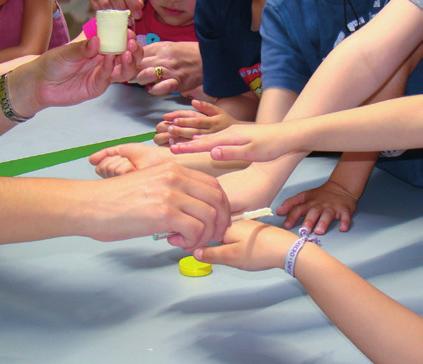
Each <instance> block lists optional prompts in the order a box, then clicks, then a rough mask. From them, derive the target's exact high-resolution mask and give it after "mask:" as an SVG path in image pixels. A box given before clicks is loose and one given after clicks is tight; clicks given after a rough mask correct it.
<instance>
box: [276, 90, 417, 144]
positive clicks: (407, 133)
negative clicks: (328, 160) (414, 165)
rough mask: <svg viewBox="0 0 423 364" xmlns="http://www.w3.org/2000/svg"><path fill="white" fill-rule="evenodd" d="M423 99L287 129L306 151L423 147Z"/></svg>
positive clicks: (306, 121)
mask: <svg viewBox="0 0 423 364" xmlns="http://www.w3.org/2000/svg"><path fill="white" fill-rule="evenodd" d="M422 103H423V96H422V95H419V96H411V97H403V98H399V99H395V100H389V101H384V102H381V103H377V104H372V105H368V106H363V107H360V108H356V109H351V110H346V111H341V112H337V113H333V114H327V115H322V116H317V117H313V118H309V119H304V120H300V121H296V122H295V124H294V123H293V124H291V125H284V126H283V127H285V128H287V129H286V130H287V132H288V133H292V135H293V138H294V139H295V140H296V142H295V143H296V145H297V146H298V148H300V149H302V150H306V151H347V152H358V151H382V150H386V149H413V148H421V147H422V146H423V142H422V140H423V127H422V120H423V107H422Z"/></svg>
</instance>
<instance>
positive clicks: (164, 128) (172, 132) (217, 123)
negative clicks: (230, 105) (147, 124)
mask: <svg viewBox="0 0 423 364" xmlns="http://www.w3.org/2000/svg"><path fill="white" fill-rule="evenodd" d="M192 106H193V107H194V109H195V110H196V111H193V110H178V111H174V112H171V113H168V114H165V115H163V119H164V121H163V122H161V123H159V124H158V125H157V126H156V130H157V133H158V134H156V137H155V139H154V141H155V142H156V144H159V145H161V144H167V143H169V144H170V145H172V144H174V143H178V142H185V141H188V140H189V139H192V138H193V137H194V136H195V135H204V134H212V133H216V132H218V131H220V130H223V129H226V128H227V127H229V126H230V125H232V124H234V123H236V122H237V120H235V119H234V118H233V117H231V116H230V115H228V114H227V113H226V112H225V111H224V110H223V109H221V108H219V107H218V106H215V105H213V104H210V103H208V102H204V101H198V100H193V101H192Z"/></svg>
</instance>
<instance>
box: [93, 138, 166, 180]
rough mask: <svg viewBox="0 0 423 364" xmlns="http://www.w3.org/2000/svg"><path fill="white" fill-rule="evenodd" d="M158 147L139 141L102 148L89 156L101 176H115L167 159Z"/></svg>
mask: <svg viewBox="0 0 423 364" xmlns="http://www.w3.org/2000/svg"><path fill="white" fill-rule="evenodd" d="M169 159H170V158H169V157H168V156H165V155H164V153H162V151H161V150H160V149H159V148H151V147H148V146H146V145H143V144H141V143H133V144H124V145H119V146H117V147H111V148H107V149H103V150H101V151H99V152H97V153H95V154H93V155H92V156H91V157H90V163H91V164H92V165H94V166H95V167H96V173H97V174H98V175H99V176H101V177H103V178H109V177H115V176H120V175H123V174H126V173H130V172H133V171H136V170H140V169H143V168H147V167H150V166H153V165H156V164H159V163H163V162H165V161H168V160H169Z"/></svg>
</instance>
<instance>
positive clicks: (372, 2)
mask: <svg viewBox="0 0 423 364" xmlns="http://www.w3.org/2000/svg"><path fill="white" fill-rule="evenodd" d="M351 3H352V5H353V7H354V8H351V7H350V6H349V5H348V2H345V4H347V6H346V7H344V1H343V0H268V1H267V4H266V7H265V9H264V13H263V20H262V28H261V35H262V71H263V76H262V79H263V88H264V89H268V88H285V89H289V90H292V91H294V92H296V93H298V94H299V93H300V92H301V90H302V89H303V88H304V86H305V85H306V83H307V82H308V80H309V79H310V77H311V76H312V74H313V73H314V72H315V71H316V69H317V67H318V66H319V65H320V63H321V62H322V61H323V59H324V58H325V57H326V56H327V55H328V54H329V53H330V52H331V51H332V49H333V48H334V47H335V46H336V45H338V44H339V43H340V42H342V41H343V40H344V39H345V38H346V37H347V36H348V35H350V31H349V30H353V29H354V28H356V27H357V24H358V23H360V24H364V23H367V22H368V21H369V20H371V19H372V18H373V17H374V16H375V15H376V14H377V13H378V12H379V11H380V10H381V9H382V8H383V7H384V6H385V5H386V4H387V3H388V0H353V1H351ZM345 9H346V11H345ZM347 27H348V28H349V30H347ZM422 71H423V65H422V64H420V65H419V66H418V67H417V69H416V71H415V72H414V73H413V76H412V77H411V78H410V82H409V87H408V90H407V93H408V94H415V93H422V92H423V72H422Z"/></svg>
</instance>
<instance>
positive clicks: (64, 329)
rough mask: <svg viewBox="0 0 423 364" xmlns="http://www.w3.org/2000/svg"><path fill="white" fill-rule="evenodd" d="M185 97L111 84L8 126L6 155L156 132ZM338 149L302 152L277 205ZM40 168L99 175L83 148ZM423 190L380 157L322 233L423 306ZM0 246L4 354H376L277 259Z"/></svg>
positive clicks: (398, 295) (39, 359)
mask: <svg viewBox="0 0 423 364" xmlns="http://www.w3.org/2000/svg"><path fill="white" fill-rule="evenodd" d="M178 101H180V99H178V98H175V97H168V98H163V99H156V98H151V97H148V96H147V95H146V94H145V93H144V91H143V90H142V89H140V88H134V87H130V86H125V85H114V86H112V87H111V88H110V89H109V90H108V91H107V93H106V94H105V95H103V96H102V97H100V98H99V99H97V100H93V101H90V102H86V103H84V104H82V105H79V106H75V107H70V108H56V109H49V110H46V111H43V112H41V113H40V114H39V115H38V116H37V117H36V118H35V119H34V120H32V121H30V122H28V124H26V125H23V126H20V127H17V128H15V129H14V130H12V131H11V132H9V133H7V134H6V135H4V136H2V137H1V139H0V140H1V143H0V160H1V161H5V160H10V159H16V158H20V157H24V156H29V155H33V154H39V153H45V152H49V151H54V150H59V149H66V148H70V147H74V146H79V145H84V144H90V143H95V142H98V141H103V140H107V139H115V138H119V137H123V136H128V135H133V134H139V133H143V132H148V131H151V130H152V129H153V127H154V124H155V122H157V121H158V120H159V119H160V115H161V114H162V113H163V112H164V111H168V110H174V109H176V108H180V107H181V105H179V104H178ZM335 162H336V161H335V160H334V159H329V158H308V159H306V160H305V161H304V162H303V163H302V164H301V165H300V166H299V168H298V169H297V171H296V172H295V173H294V174H293V176H292V177H291V178H290V179H289V181H288V183H287V185H286V187H285V188H284V189H283V191H281V193H280V194H279V196H278V197H277V199H276V200H275V203H274V205H275V206H276V205H277V204H278V203H279V202H281V201H282V200H283V199H284V198H286V197H288V196H291V195H293V194H295V193H298V192H300V191H303V190H305V189H308V188H310V187H312V186H317V185H319V184H320V183H322V182H323V181H324V179H325V178H326V177H327V176H328V174H329V173H330V170H331V168H332V167H333V166H334V165H335ZM30 175H31V176H43V177H44V176H48V177H64V178H84V179H85V178H91V179H93V178H97V177H96V175H95V173H94V170H93V168H92V167H91V166H90V165H89V164H88V162H87V160H86V159H83V160H79V161H75V162H71V163H68V164H64V165H59V166H56V167H52V168H48V169H45V170H41V171H37V172H34V173H31V174H30ZM422 196H423V195H422V191H421V190H418V189H416V188H413V187H411V186H409V185H406V184H404V183H402V182H400V181H398V180H396V179H394V178H393V177H391V176H389V175H387V174H385V173H384V172H381V171H376V172H375V173H374V175H373V178H372V180H371V181H370V183H369V186H368V188H367V191H366V193H365V195H364V197H363V199H362V201H361V203H360V206H359V211H358V213H357V215H356V217H355V220H354V226H353V228H352V230H351V231H350V232H349V233H348V234H341V233H339V232H338V231H337V228H336V227H333V228H332V229H331V231H330V232H329V233H328V234H327V235H326V236H325V237H324V239H323V243H324V248H325V249H327V250H328V251H329V252H330V253H331V254H333V255H334V256H336V257H338V258H339V259H341V260H342V261H343V262H345V263H347V264H348V265H349V266H350V267H352V268H353V269H354V270H355V271H357V272H359V273H360V274H361V275H362V276H364V277H365V278H367V279H369V280H370V281H371V282H372V283H373V284H375V285H376V286H377V287H379V288H380V289H382V290H383V291H385V292H386V293H388V294H390V295H392V296H393V297H394V298H395V299H397V300H399V301H400V302H401V303H403V304H405V305H406V306H408V307H410V308H411V309H413V310H415V311H417V312H419V313H420V314H423V299H422V298H423V284H422V283H421V282H422V281H423V267H422V262H423V242H422V233H421V231H422V222H423V219H422V217H421V216H423V204H422V203H421V201H422ZM267 221H270V222H272V223H274V224H280V222H281V219H280V218H274V219H271V220H267ZM140 223H142V221H141V222H140ZM0 249H1V250H0V328H1V329H0V363H7V364H13V363H25V364H28V363H31V364H37V363H42V364H47V363H54V364H65V363H66V364H70V363H72V364H80V363H102V364H108V363H119V364H126V363H128V364H129V363H160V364H161V363H177V364H179V363H185V362H191V363H204V364H206V363H207V364H208V363H236V364H238V363H239V364H241V363H242V364H247V363H266V364H273V363H278V364H280V363H289V364H296V363H325V364H328V363H354V364H356V363H368V362H369V361H368V360H367V359H366V358H365V357H364V356H363V355H362V354H361V353H360V352H359V351H358V350H357V349H356V348H355V347H354V346H353V345H352V344H351V343H349V341H348V340H347V339H346V338H345V337H344V336H343V335H342V334H341V333H340V332H339V331H338V330H337V329H336V328H335V327H333V326H332V325H330V324H329V323H328V321H327V319H326V318H325V316H324V315H323V314H322V313H321V312H320V310H319V309H318V308H317V307H316V306H315V304H314V303H313V302H312V301H311V299H310V298H309V297H308V296H307V295H305V294H304V291H303V290H302V288H301V286H300V285H299V284H298V283H297V282H296V281H295V280H294V279H291V278H289V277H288V276H287V275H286V274H285V273H283V272H282V271H279V270H272V271H267V272H259V273H247V272H242V271H238V270H235V269H231V268H228V267H222V266H215V267H214V272H213V274H212V275H210V276H208V277H205V278H194V279H193V278H186V277H183V276H181V275H180V274H179V273H178V267H177V263H178V260H179V259H180V258H181V257H182V256H184V253H183V252H182V251H180V250H178V249H175V248H172V247H170V246H167V245H166V243H165V242H154V241H153V240H152V239H151V238H141V239H133V240H131V241H126V242H117V243H107V244H104V243H98V242H95V241H92V240H90V239H85V238H80V237H68V238H59V239H51V240H47V241H42V242H33V243H26V244H18V245H5V246H2V247H0ZM351 294H354V292H351Z"/></svg>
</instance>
